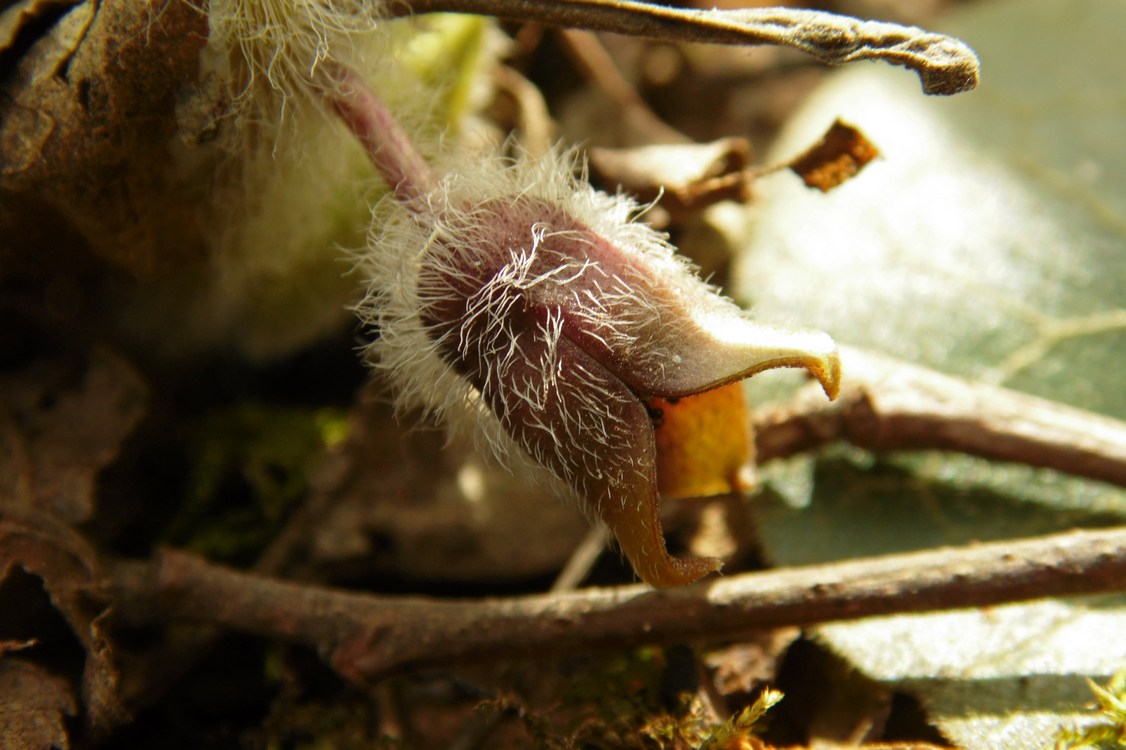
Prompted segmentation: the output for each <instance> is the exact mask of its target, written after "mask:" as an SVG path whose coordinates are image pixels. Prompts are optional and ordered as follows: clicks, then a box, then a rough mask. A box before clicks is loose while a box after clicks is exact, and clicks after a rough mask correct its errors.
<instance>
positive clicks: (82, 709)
mask: <svg viewBox="0 0 1126 750" xmlns="http://www.w3.org/2000/svg"><path fill="white" fill-rule="evenodd" d="M104 584H105V581H104V579H103V577H102V575H101V572H100V569H99V567H98V562H97V559H96V555H95V553H94V550H93V549H92V548H91V547H90V546H89V545H88V544H86V542H85V541H84V540H83V539H81V538H80V537H79V536H78V535H77V534H76V533H74V531H72V530H71V529H70V528H68V527H66V526H63V525H62V524H59V523H58V522H57V521H55V520H53V519H51V518H50V517H48V516H45V515H43V514H39V513H34V512H24V511H18V512H14V511H13V510H12V509H10V508H3V507H0V612H3V613H5V616H4V617H3V618H0V623H3V624H2V626H0V641H2V640H12V639H17V640H21V641H23V642H24V643H25V644H26V647H24V648H21V649H20V650H19V651H18V652H16V653H15V654H13V653H12V652H11V651H8V652H7V653H2V654H0V667H2V668H3V669H4V670H8V669H12V670H14V672H7V675H8V676H9V677H11V676H12V675H13V674H18V675H20V676H21V680H23V679H33V680H35V681H36V683H37V684H38V685H39V687H38V688H36V690H37V691H41V692H42V695H43V697H44V699H47V698H49V699H50V702H49V704H44V706H43V707H42V708H41V709H39V710H41V711H42V712H43V713H42V714H41V717H42V718H43V719H44V720H47V719H49V718H50V717H51V716H55V717H58V718H59V720H61V721H65V719H63V718H62V717H64V716H68V717H69V716H76V715H78V716H81V717H82V723H83V724H84V725H85V727H86V729H87V730H88V731H89V732H91V733H93V735H94V736H96V735H98V734H99V733H101V732H103V731H106V730H108V729H110V728H112V727H114V726H116V725H118V724H120V723H121V722H122V721H123V720H124V719H125V710H124V708H123V707H122V705H121V703H120V700H119V695H118V677H117V670H116V668H115V666H114V663H113V649H112V645H111V643H110V641H109V638H108V635H107V616H108V612H109V609H108V607H109V601H108V597H107V593H106V590H105V588H104ZM29 587H30V588H29ZM29 591H30V592H31V593H32V594H34V593H35V592H36V591H38V593H39V596H40V597H42V598H43V599H44V600H45V601H44V606H42V607H36V606H30V604H31V602H30V601H29V600H30V599H34V598H35V597H34V596H33V595H29ZM59 618H61V619H62V620H63V621H64V622H65V624H66V626H67V628H68V630H69V632H67V633H66V634H65V635H64V636H62V637H63V639H64V640H68V641H69V640H71V639H73V640H74V641H76V642H77V645H78V647H79V648H80V651H81V653H82V654H83V661H82V663H81V664H80V665H76V666H77V669H76V672H75V673H66V674H58V673H56V672H55V671H54V670H56V669H57V668H58V664H57V658H56V657H52V656H51V655H50V651H51V648H52V646H53V645H54V644H55V642H56V638H58V637H59V636H58V633H57V622H58V620H59ZM16 654H18V655H16ZM40 659H42V661H43V665H41V666H47V667H48V668H49V669H51V670H52V671H51V672H50V675H53V676H44V674H43V673H42V672H41V671H37V670H34V671H28V670H27V669H25V668H24V667H22V666H15V667H12V666H10V664H9V663H10V662H11V661H12V660H18V661H20V662H22V663H24V664H29V663H32V664H38V663H39V661H40ZM57 677H61V678H62V679H63V680H64V681H65V682H66V683H67V684H68V685H70V689H69V691H68V692H69V693H70V694H71V695H78V696H81V701H80V703H79V706H78V707H77V709H75V708H74V707H73V706H72V704H71V702H69V701H67V700H65V695H66V693H64V692H63V691H62V690H61V688H60V683H59V682H58V680H57V679H56V678H57ZM20 685H24V687H22V688H21V687H20ZM3 687H9V688H16V689H21V690H23V689H26V684H25V683H23V682H19V681H17V682H15V683H13V682H10V681H6V680H4V679H0V688H3ZM16 697H17V696H12V695H11V694H9V695H0V705H3V706H9V705H14V704H15V702H16ZM48 706H49V707H48ZM39 729H42V727H39Z"/></svg>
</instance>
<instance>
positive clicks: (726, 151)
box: [589, 138, 752, 221]
mask: <svg viewBox="0 0 1126 750" xmlns="http://www.w3.org/2000/svg"><path fill="white" fill-rule="evenodd" d="M589 155H590V165H591V168H592V170H593V174H594V177H595V179H596V180H598V181H599V182H601V183H602V184H604V185H608V186H610V187H611V188H613V187H617V188H619V189H621V190H624V191H625V192H627V193H629V194H630V195H632V196H634V197H635V198H636V199H637V200H639V201H641V202H642V203H650V202H652V201H657V202H658V203H659V205H660V206H661V207H662V208H664V209H665V210H667V211H668V212H669V213H670V214H671V215H672V219H673V220H674V221H676V220H678V219H679V218H680V217H683V216H684V215H685V214H690V213H695V212H698V211H701V210H703V209H705V208H707V207H708V206H710V205H712V204H714V203H718V202H719V201H724V200H735V201H740V202H743V201H746V200H747V199H748V198H749V197H750V185H751V179H752V176H751V175H750V173H748V172H746V171H745V170H746V168H747V162H748V160H749V156H750V146H749V144H748V143H747V141H746V140H745V139H743V138H721V139H720V140H718V141H713V142H712V143H692V144H661V145H652V146H638V147H635V148H623V149H610V148H592V149H591V150H590V154H589Z"/></svg>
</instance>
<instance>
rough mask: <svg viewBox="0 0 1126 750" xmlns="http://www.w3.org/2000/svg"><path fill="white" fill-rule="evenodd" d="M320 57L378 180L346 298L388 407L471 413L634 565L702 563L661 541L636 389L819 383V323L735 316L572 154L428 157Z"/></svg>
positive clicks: (826, 372) (823, 363)
mask: <svg viewBox="0 0 1126 750" xmlns="http://www.w3.org/2000/svg"><path fill="white" fill-rule="evenodd" d="M336 72H337V74H338V78H339V81H340V85H339V86H338V87H337V88H336V93H335V95H334V106H335V108H336V111H337V112H338V113H339V114H340V116H341V117H342V118H343V119H344V121H345V122H346V123H347V124H348V125H349V127H350V128H351V129H352V131H353V132H354V133H355V134H356V135H357V137H359V138H360V140H361V141H362V142H363V143H364V145H365V147H366V148H367V151H368V153H369V155H370V156H371V158H372V160H373V162H374V163H375V165H376V167H377V168H378V169H379V171H380V173H381V174H382V175H383V176H384V178H385V179H386V181H387V182H388V184H389V185H391V186H392V187H393V195H394V198H395V203H396V206H395V208H394V210H392V211H391V216H390V217H389V218H388V219H387V220H386V221H385V222H384V223H383V225H382V227H381V228H380V229H379V230H378V231H377V232H376V233H375V234H374V235H373V237H372V239H371V243H370V247H369V248H368V250H367V252H366V254H365V255H364V257H363V259H362V262H361V267H362V269H363V272H364V273H365V274H366V275H367V278H368V280H369V284H370V286H369V292H368V295H367V298H366V299H365V300H364V302H363V303H362V304H361V305H360V307H359V312H360V314H361V316H362V317H363V318H364V319H365V320H366V322H367V323H368V324H369V325H370V326H371V329H372V331H373V332H374V333H375V334H376V338H375V340H374V342H373V343H372V344H371V347H370V350H371V355H372V361H373V364H374V366H375V368H376V369H377V370H378V371H380V372H381V373H383V374H384V375H385V376H386V377H387V379H388V380H389V381H390V383H391V385H392V387H393V389H394V390H395V392H396V400H397V402H398V403H399V404H400V406H401V407H407V408H410V407H422V408H423V409H426V410H429V411H430V412H433V413H435V414H437V415H438V416H439V417H441V418H443V419H444V420H445V421H447V422H449V423H451V424H452V425H453V426H454V427H455V428H457V427H458V426H465V425H471V426H472V428H473V429H474V430H476V431H477V433H478V434H479V435H481V436H483V437H484V438H485V440H486V442H487V444H488V446H489V447H490V448H491V450H492V452H493V453H494V454H495V455H496V456H497V458H499V459H500V460H501V461H502V462H507V463H511V462H512V460H513V457H514V455H515V454H518V453H523V454H525V455H526V456H528V457H530V458H531V459H532V460H533V461H534V462H536V463H537V464H539V465H540V466H543V467H545V468H546V469H547V470H548V471H550V472H551V473H552V474H554V475H555V476H556V477H558V478H559V479H561V480H563V481H564V482H565V483H566V484H567V485H569V486H570V487H571V488H572V489H573V490H574V491H575V492H576V493H577V494H578V496H579V497H580V498H581V501H582V503H583V504H584V506H585V508H586V509H587V510H588V511H589V512H590V513H591V514H593V515H595V516H597V517H598V518H599V519H601V520H602V521H603V522H604V523H605V524H606V525H607V526H608V527H609V528H610V530H611V531H612V532H613V533H614V535H615V537H616V538H617V540H618V543H619V544H620V545H621V548H622V551H623V552H624V553H625V555H626V557H627V558H628V559H629V561H630V563H631V564H632V565H633V568H634V570H635V571H636V572H637V574H638V575H639V576H640V577H641V578H642V579H643V580H644V581H646V582H647V583H649V584H651V585H653V586H658V587H662V586H676V585H681V584H686V583H690V582H692V581H694V580H696V579H698V578H700V577H702V576H704V575H706V574H707V573H709V572H711V571H714V570H718V569H719V567H720V564H719V561H718V560H715V559H710V558H709V559H687V560H685V559H678V558H674V557H672V556H670V555H669V554H668V552H667V551H666V549H665V542H664V537H663V533H662V529H661V524H660V521H659V519H658V496H657V477H656V446H655V442H654V428H653V424H652V421H651V417H650V415H649V412H648V411H647V408H646V402H645V401H646V399H648V398H652V397H663V398H678V397H683V396H689V395H692V394H696V393H701V392H703V391H707V390H709V389H712V388H715V387H717V386H720V385H723V384H726V383H730V382H732V381H736V380H739V379H742V378H745V377H748V376H750V375H753V374H755V373H757V372H760V371H762V370H766V369H770V368H775V367H804V368H807V369H808V370H809V371H810V372H811V373H812V374H813V375H814V376H815V377H817V378H818V380H820V381H821V384H822V386H823V387H824V389H825V392H826V394H827V395H828V396H829V397H830V398H833V397H835V396H836V393H837V390H838V386H839V379H840V364H839V360H838V358H837V352H836V346H835V344H834V343H833V341H832V340H831V339H830V338H829V336H828V335H826V334H824V333H820V332H810V331H791V330H782V329H778V328H773V327H768V326H764V325H761V324H758V323H755V322H754V321H752V320H751V319H750V318H749V317H748V316H747V315H746V313H744V312H743V311H742V310H740V309H739V308H738V307H737V306H736V305H735V304H734V303H732V302H731V301H729V300H727V299H725V298H723V297H721V296H719V295H718V294H717V293H716V292H715V290H714V289H712V288H711V287H709V286H708V285H706V284H705V283H704V282H703V281H701V280H700V279H699V278H698V277H697V276H696V275H695V273H694V272H693V269H692V268H691V266H690V265H689V264H688V263H687V262H686V261H685V260H684V259H683V258H681V257H679V256H678V255H676V253H675V251H674V249H673V248H672V247H671V246H670V245H669V244H668V243H667V242H666V240H665V238H664V237H663V236H662V235H660V234H658V233H657V232H655V231H653V230H652V229H651V228H649V227H648V226H646V225H644V224H641V223H638V222H636V221H633V219H634V217H635V216H636V215H637V214H638V213H639V206H638V205H637V204H636V203H634V202H633V201H631V200H630V199H628V198H625V197H622V196H610V195H607V194H605V193H601V192H599V191H596V190H594V189H593V188H592V187H591V186H590V185H588V184H587V183H586V182H585V181H583V180H581V179H576V177H575V176H574V167H575V162H576V158H575V156H574V154H573V153H555V154H552V155H550V156H548V157H546V158H543V159H539V160H535V159H530V158H518V159H516V160H504V159H501V158H499V157H495V158H488V159H479V160H477V161H476V162H474V163H458V164H457V165H456V168H451V169H448V170H446V172H445V173H444V174H442V175H441V176H438V175H436V174H435V173H434V172H433V171H432V170H431V168H430V166H429V165H428V164H427V163H426V162H425V161H424V160H423V158H422V157H421V156H420V155H419V154H418V152H417V151H416V150H415V148H414V146H413V144H412V143H411V140H410V138H409V137H408V136H407V135H406V133H405V132H404V131H403V130H402V129H401V128H400V127H399V126H398V125H397V123H396V122H395V120H394V118H393V117H392V115H391V114H390V112H389V111H388V110H387V109H386V107H384V106H383V104H382V103H381V102H380V100H379V99H378V98H377V97H376V96H375V95H374V94H373V93H372V92H371V91H370V90H368V89H367V88H366V87H365V86H364V85H363V84H362V82H360V81H359V79H358V78H356V77H355V76H354V75H352V74H351V73H349V72H347V71H343V70H338V71H336Z"/></svg>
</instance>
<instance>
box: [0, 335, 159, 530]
mask: <svg viewBox="0 0 1126 750" xmlns="http://www.w3.org/2000/svg"><path fill="white" fill-rule="evenodd" d="M146 408H147V391H146V387H145V384H144V382H143V381H142V380H141V378H140V376H139V375H138V374H137V373H136V372H135V371H134V370H133V368H132V367H130V366H129V365H128V364H127V363H126V362H125V361H124V360H122V359H120V358H119V357H117V356H116V355H114V354H112V353H111V352H109V351H108V350H105V349H98V348H95V349H92V350H91V351H90V352H89V354H88V355H87V357H86V358H85V360H84V361H79V362H66V361H60V360H42V359H41V360H36V361H33V362H32V363H31V364H29V365H28V366H27V367H25V368H24V369H22V370H19V371H16V372H12V373H3V374H0V498H8V499H9V501H10V502H11V501H14V502H17V503H19V504H20V505H22V506H24V507H34V508H38V509H40V510H43V511H46V512H49V513H51V514H53V515H56V516H57V517H59V518H60V519H62V520H64V521H68V522H71V523H79V522H84V521H88V520H89V519H90V518H91V516H92V515H93V513H94V505H95V491H96V483H97V478H98V474H99V472H101V471H102V469H104V468H106V467H107V466H108V465H109V464H110V463H112V462H113V461H114V459H116V458H117V456H118V452H119V450H120V448H121V444H122V442H123V441H124V440H125V438H126V437H127V436H128V435H129V434H130V433H132V431H133V430H134V428H135V427H136V426H137V424H138V423H139V422H140V421H141V419H142V418H143V417H144V415H145V412H146Z"/></svg>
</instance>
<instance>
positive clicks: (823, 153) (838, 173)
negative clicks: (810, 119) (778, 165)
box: [788, 119, 880, 193]
mask: <svg viewBox="0 0 1126 750" xmlns="http://www.w3.org/2000/svg"><path fill="white" fill-rule="evenodd" d="M879 155H880V152H879V150H877V149H876V147H875V146H874V145H872V143H871V142H870V141H869V140H868V139H867V138H865V137H864V134H863V133H861V132H860V131H859V130H858V129H857V128H855V127H853V126H852V125H849V124H848V123H846V122H842V121H841V120H839V119H838V120H836V121H835V122H833V124H832V125H831V126H830V127H829V129H828V130H827V131H826V132H825V135H823V136H821V140H820V141H818V142H817V143H816V144H814V145H813V146H811V147H810V148H809V149H808V150H806V152H805V153H803V154H802V155H801V156H799V157H797V158H796V159H794V160H793V161H791V162H790V163H789V165H788V166H789V167H790V169H792V170H793V171H794V173H795V174H796V175H797V176H798V177H801V178H802V181H803V182H805V184H806V185H808V186H809V187H811V188H817V189H818V190H820V191H821V192H823V193H827V192H829V191H830V190H832V189H833V188H835V187H837V186H838V185H840V184H841V183H843V182H846V181H848V180H850V179H852V178H853V177H855V176H856V175H857V174H859V173H860V170H862V169H864V167H865V166H866V165H867V164H868V162H870V161H872V160H873V159H875V158H876V157H877V156H879Z"/></svg>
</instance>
